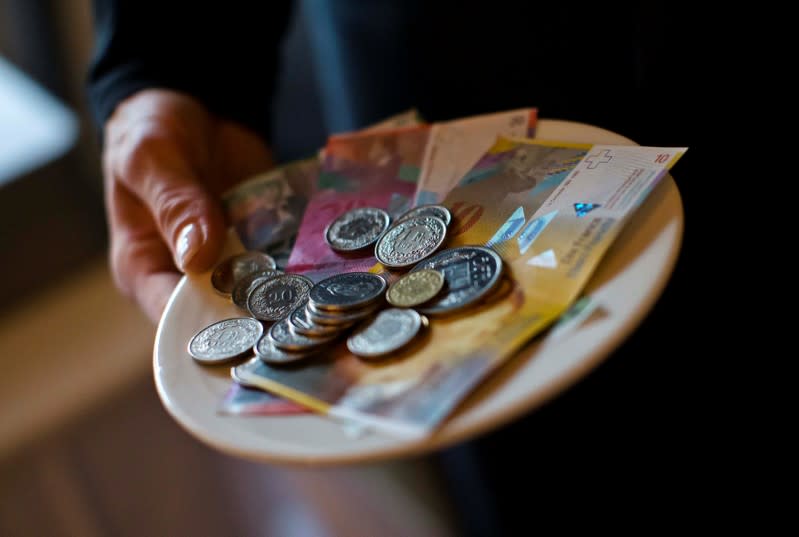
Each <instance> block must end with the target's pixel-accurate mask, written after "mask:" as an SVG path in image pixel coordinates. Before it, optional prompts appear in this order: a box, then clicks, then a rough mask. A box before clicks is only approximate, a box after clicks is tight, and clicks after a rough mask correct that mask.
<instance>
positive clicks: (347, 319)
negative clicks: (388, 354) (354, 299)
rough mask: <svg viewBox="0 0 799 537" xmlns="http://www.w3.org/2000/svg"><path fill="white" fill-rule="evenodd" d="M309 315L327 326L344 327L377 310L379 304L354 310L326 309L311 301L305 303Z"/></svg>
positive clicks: (313, 319) (316, 321)
mask: <svg viewBox="0 0 799 537" xmlns="http://www.w3.org/2000/svg"><path fill="white" fill-rule="evenodd" d="M305 310H306V312H307V314H308V317H309V318H310V319H311V321H313V322H314V323H316V324H322V325H325V326H337V327H339V328H341V329H344V328H346V327H348V326H349V325H351V324H352V323H354V322H357V321H360V320H361V319H363V318H365V317H368V316H369V315H371V314H372V313H374V312H375V310H377V305H372V306H367V307H365V308H362V309H359V310H352V311H325V310H320V309H317V308H316V307H315V306H314V305H313V304H311V303H310V302H309V303H308V304H306V305H305Z"/></svg>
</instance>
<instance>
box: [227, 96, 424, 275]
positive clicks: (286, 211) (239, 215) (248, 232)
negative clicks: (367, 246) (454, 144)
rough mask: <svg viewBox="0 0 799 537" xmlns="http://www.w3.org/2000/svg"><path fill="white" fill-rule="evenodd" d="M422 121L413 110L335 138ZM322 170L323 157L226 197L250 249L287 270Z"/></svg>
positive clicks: (276, 171) (261, 177) (254, 180)
mask: <svg viewBox="0 0 799 537" xmlns="http://www.w3.org/2000/svg"><path fill="white" fill-rule="evenodd" d="M420 122H421V119H420V117H419V113H418V111H417V110H416V109H410V110H407V111H404V112H401V113H399V114H397V115H394V116H391V117H389V118H386V119H384V120H382V121H380V122H379V123H376V124H374V125H370V126H368V127H366V128H365V129H363V130H361V131H356V132H352V133H342V134H339V135H336V136H333V137H332V139H333V140H336V139H339V140H346V139H348V138H349V137H358V136H360V135H364V134H367V135H368V134H372V135H374V134H375V133H380V132H381V131H397V129H403V128H409V127H410V128H412V127H414V126H416V125H419V124H420ZM425 129H426V127H425ZM411 130H412V129H411ZM358 139H359V140H360V139H361V138H358ZM400 145H403V144H400ZM404 145H407V144H404ZM404 145H403V147H404ZM332 146H333V147H340V146H341V142H338V143H337V142H335V141H334V142H333V143H332ZM322 158H324V155H322ZM337 161H341V159H337ZM416 166H417V167H418V164H417V165H416ZM332 168H333V169H331V173H336V170H335V166H333V167H332ZM321 169H322V161H320V158H319V157H311V158H306V159H302V160H297V161H293V162H289V163H287V164H284V165H281V166H278V167H276V168H273V169H272V170H269V171H267V172H264V173H261V174H258V175H255V176H253V177H251V178H249V179H247V180H245V181H244V182H242V183H240V184H238V185H237V186H236V187H234V188H232V189H231V190H229V191H228V192H226V193H224V194H223V196H222V205H223V208H224V211H225V214H226V217H227V220H228V222H229V224H230V225H231V226H232V227H233V228H234V229H235V230H236V233H237V235H238V237H239V239H240V240H241V243H242V244H243V245H244V247H245V248H246V249H248V250H258V251H262V252H265V253H268V254H270V255H272V257H274V258H275V260H276V261H277V263H278V266H279V268H281V269H284V268H285V267H286V266H287V265H288V261H289V258H290V254H291V251H292V249H293V248H294V244H295V242H296V238H297V232H298V230H299V227H300V224H301V222H302V217H303V214H305V211H306V208H307V206H308V202H309V200H311V199H312V197H313V195H314V194H315V193H316V192H317V190H318V183H319V177H320V170H321ZM345 173H346V172H345ZM329 179H330V178H329ZM336 184H338V183H336ZM342 187H343V183H342V184H338V188H339V189H341V188H342ZM358 188H360V185H359V186H358ZM409 197H410V196H406V197H405V199H409Z"/></svg>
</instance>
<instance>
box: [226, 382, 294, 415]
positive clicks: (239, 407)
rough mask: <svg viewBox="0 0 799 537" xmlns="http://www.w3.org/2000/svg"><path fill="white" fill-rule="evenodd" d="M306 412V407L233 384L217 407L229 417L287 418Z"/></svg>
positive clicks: (261, 391)
mask: <svg viewBox="0 0 799 537" xmlns="http://www.w3.org/2000/svg"><path fill="white" fill-rule="evenodd" d="M308 412H310V411H309V410H308V409H307V408H306V407H304V406H302V405H300V404H297V403H295V402H293V401H288V400H286V399H283V398H282V397H278V396H276V395H272V394H271V393H269V392H265V391H263V390H258V389H254V388H245V387H244V386H240V385H238V384H236V383H235V382H234V383H233V384H231V386H230V389H229V390H228V392H227V393H226V394H225V397H224V399H223V400H222V402H221V403H220V405H219V413H220V414H227V415H231V416H289V415H295V414H306V413H308Z"/></svg>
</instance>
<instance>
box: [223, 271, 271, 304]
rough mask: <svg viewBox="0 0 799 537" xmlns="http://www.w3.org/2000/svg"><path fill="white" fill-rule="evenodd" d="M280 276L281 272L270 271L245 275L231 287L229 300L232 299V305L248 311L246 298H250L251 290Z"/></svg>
mask: <svg viewBox="0 0 799 537" xmlns="http://www.w3.org/2000/svg"><path fill="white" fill-rule="evenodd" d="M281 274H283V271H281V270H271V269H267V270H259V271H256V272H253V273H251V274H247V275H246V276H244V277H243V278H241V279H240V280H239V281H237V282H236V285H235V286H233V293H231V296H230V298H232V299H233V303H234V304H235V305H237V306H238V307H240V308H241V309H243V310H244V311H249V310H248V309H247V297H248V296H250V293H251V292H252V290H253V289H255V288H256V287H257V286H258V284H260V283H263V282H265V281H266V280H268V279H269V278H274V277H276V276H280V275H281Z"/></svg>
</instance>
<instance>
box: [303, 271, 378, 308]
mask: <svg viewBox="0 0 799 537" xmlns="http://www.w3.org/2000/svg"><path fill="white" fill-rule="evenodd" d="M386 287H388V284H387V283H386V280H384V279H383V278H381V277H380V276H378V275H377V274H372V273H371V272H347V273H344V274H336V275H335V276H331V277H330V278H326V279H324V280H322V281H321V282H319V283H317V284H316V285H314V286H313V288H312V289H311V292H310V293H309V294H308V300H309V301H310V302H311V303H313V305H314V306H315V307H316V308H317V309H320V310H330V311H341V310H353V309H358V308H363V307H366V306H368V305H369V304H373V303H375V302H377V301H378V300H379V299H380V298H382V297H383V294H384V293H385V292H386Z"/></svg>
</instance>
